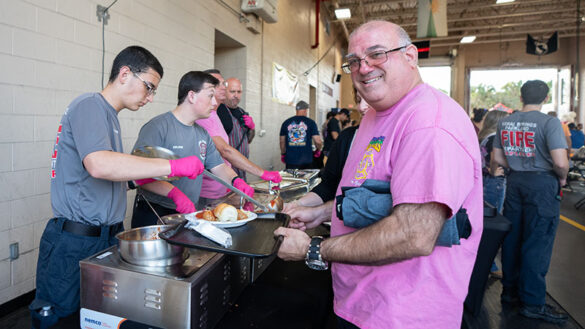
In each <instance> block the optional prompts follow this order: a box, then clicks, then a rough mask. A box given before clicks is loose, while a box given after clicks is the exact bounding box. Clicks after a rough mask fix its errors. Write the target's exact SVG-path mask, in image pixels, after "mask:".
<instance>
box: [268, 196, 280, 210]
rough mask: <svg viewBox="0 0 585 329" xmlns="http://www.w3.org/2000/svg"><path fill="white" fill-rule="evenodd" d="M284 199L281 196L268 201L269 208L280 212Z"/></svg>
mask: <svg viewBox="0 0 585 329" xmlns="http://www.w3.org/2000/svg"><path fill="white" fill-rule="evenodd" d="M282 207H283V201H282V198H281V197H276V198H274V199H272V200H270V202H269V203H268V209H270V212H279V211H282Z"/></svg>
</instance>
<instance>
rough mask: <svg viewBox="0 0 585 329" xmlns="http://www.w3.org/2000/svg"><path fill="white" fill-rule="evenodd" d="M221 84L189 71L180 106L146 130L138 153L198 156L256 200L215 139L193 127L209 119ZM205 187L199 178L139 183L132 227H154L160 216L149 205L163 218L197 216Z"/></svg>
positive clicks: (181, 85)
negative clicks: (157, 149) (153, 149)
mask: <svg viewBox="0 0 585 329" xmlns="http://www.w3.org/2000/svg"><path fill="white" fill-rule="evenodd" d="M218 84H219V80H217V79H216V78H215V77H213V76H212V75H210V74H208V73H204V72H199V71H191V72H188V73H186V74H185V75H183V77H182V78H181V81H180V82H179V94H178V99H179V102H178V105H177V107H176V108H175V109H174V110H172V111H170V112H166V113H163V114H161V115H158V116H156V117H154V118H152V119H151V120H150V121H148V122H147V123H146V124H145V125H144V126H142V128H141V129H140V134H139V135H138V140H137V141H136V144H135V145H134V149H140V148H141V147H144V146H148V145H151V146H152V145H156V146H162V147H164V148H167V149H169V150H172V151H173V152H174V153H175V154H177V155H178V156H180V157H185V156H196V157H198V158H199V159H200V160H201V163H203V166H204V167H205V168H206V169H208V170H210V171H211V172H212V173H214V174H216V175H217V176H219V177H221V178H223V180H224V181H227V182H232V181H233V184H234V186H235V187H237V188H238V189H240V190H242V191H244V192H246V193H247V194H248V195H250V196H253V195H254V189H253V188H251V187H250V186H248V185H247V184H246V183H245V182H244V181H243V180H241V179H235V178H236V177H237V174H236V173H235V172H234V171H233V170H232V168H230V167H229V166H227V165H226V164H225V163H224V162H223V159H222V158H221V155H220V154H219V152H218V151H217V149H216V148H215V145H214V143H213V140H212V139H211V136H209V134H208V133H207V131H205V129H203V128H202V127H201V126H199V125H198V124H196V123H195V121H196V120H199V119H205V118H208V117H209V115H210V114H211V111H212V110H213V108H215V106H216V105H217V103H216V100H215V97H214V93H215V88H216V87H217V85H218ZM234 179H235V180H234ZM201 182H202V179H201V177H198V178H197V179H196V180H189V179H186V178H181V179H179V180H176V181H172V182H171V183H169V182H163V181H154V180H149V181H142V182H139V184H141V186H140V189H139V193H137V194H136V198H135V200H134V213H133V214H132V227H140V226H148V225H155V224H156V222H157V216H156V214H154V213H153V211H152V209H150V206H149V205H148V204H147V203H146V202H147V201H148V202H150V203H151V205H152V206H153V207H154V208H155V210H156V212H157V214H158V215H159V216H163V215H170V214H174V213H176V212H177V210H178V211H179V212H181V213H190V212H194V211H195V210H196V209H195V206H194V204H196V203H197V202H198V200H199V193H200V192H201ZM171 184H172V185H171ZM169 191H170V192H169ZM153 192H154V193H153ZM160 192H162V193H160ZM164 195H167V196H166V197H165V196H164ZM175 205H176V207H175ZM175 209H176V210H175Z"/></svg>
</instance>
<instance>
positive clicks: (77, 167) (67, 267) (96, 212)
mask: <svg viewBox="0 0 585 329" xmlns="http://www.w3.org/2000/svg"><path fill="white" fill-rule="evenodd" d="M162 76H163V68H162V66H161V64H160V63H159V61H158V60H157V59H156V57H154V55H153V54H151V53H150V52H149V51H148V50H146V49H144V48H142V47H139V46H130V47H127V48H126V49H124V50H122V51H121V52H120V53H119V54H118V55H117V56H116V58H115V59H114V63H113V64H112V71H111V73H110V78H109V81H108V84H107V85H106V87H105V88H104V89H103V90H102V91H101V92H99V93H86V94H83V95H81V96H79V97H77V98H76V99H75V100H73V102H71V104H69V106H68V107H67V109H66V110H65V114H64V115H63V117H62V118H61V123H60V125H59V128H58V130H57V138H56V141H55V145H54V149H53V154H52V157H51V172H50V175H51V205H52V207H53V214H54V216H55V217H53V218H51V219H49V221H48V222H47V226H46V227H45V231H44V232H43V236H42V237H41V241H40V246H39V259H38V263H37V276H36V296H35V300H34V301H33V303H31V305H30V309H31V311H32V312H31V314H32V316H33V319H32V320H33V325H32V326H33V328H38V327H43V328H48V327H49V326H50V325H51V324H53V323H54V322H55V321H57V320H58V319H59V318H67V319H64V320H63V321H65V322H67V321H69V320H70V321H72V322H73V323H75V322H76V325H77V326H79V319H77V320H76V319H75V315H76V314H79V313H78V312H77V311H78V310H79V280H80V279H79V277H80V275H79V261H80V260H82V259H84V258H86V257H89V256H90V255H93V254H95V253H97V252H99V251H101V250H103V249H106V248H108V247H110V246H112V245H115V244H117V239H116V238H115V234H116V233H118V232H120V231H122V230H123V229H124V228H123V225H122V221H123V220H124V217H125V215H126V190H127V185H126V182H127V181H128V180H136V179H144V178H148V177H157V176H165V175H168V176H177V177H178V176H181V177H182V176H187V177H189V178H192V179H194V178H196V177H197V176H198V175H199V174H201V172H202V165H201V161H200V160H199V159H198V158H196V157H188V158H181V159H177V160H170V161H169V160H164V159H149V158H142V157H137V156H132V155H129V154H124V153H123V152H124V151H123V149H122V136H121V129H120V122H119V121H118V113H119V112H120V111H122V110H123V109H125V108H126V109H129V110H131V111H137V110H138V109H140V108H141V107H142V106H144V105H146V104H147V103H149V102H152V100H153V97H154V94H155V93H156V89H157V87H158V84H159V82H160V80H161V78H162ZM44 306H51V307H52V308H53V310H54V316H50V317H40V316H37V315H38V309H40V308H42V307H44ZM70 315H71V316H70ZM45 321H46V322H45ZM66 327H69V325H67V324H63V323H61V322H60V323H58V324H57V325H55V328H66Z"/></svg>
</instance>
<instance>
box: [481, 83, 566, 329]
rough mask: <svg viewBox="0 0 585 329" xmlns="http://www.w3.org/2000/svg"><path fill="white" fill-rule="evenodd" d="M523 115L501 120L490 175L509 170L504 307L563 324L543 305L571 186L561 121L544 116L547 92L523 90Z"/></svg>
mask: <svg viewBox="0 0 585 329" xmlns="http://www.w3.org/2000/svg"><path fill="white" fill-rule="evenodd" d="M521 95H522V103H523V107H522V110H521V111H519V112H517V113H514V114H512V115H511V116H509V117H507V118H504V119H502V121H500V123H499V124H498V129H497V133H496V137H495V140H494V149H493V152H494V153H493V154H494V155H493V157H492V160H491V164H490V165H491V167H492V171H494V170H495V169H496V167H497V166H498V165H501V166H504V167H509V168H510V169H511V172H510V175H509V176H508V179H507V183H506V200H505V202H504V216H505V217H506V218H508V219H509V220H510V221H511V222H512V229H511V231H510V232H509V233H508V235H507V236H506V239H505V240H504V244H503V245H502V271H503V278H502V286H503V292H502V297H501V300H502V304H503V306H505V305H507V304H510V303H516V302H520V303H522V308H521V309H520V314H521V315H523V316H525V317H528V318H534V319H541V320H544V321H548V322H552V323H562V322H564V321H565V320H566V319H567V315H566V314H565V313H562V312H559V311H557V310H555V309H554V308H553V307H552V306H550V305H547V304H546V303H545V296H546V280H545V276H546V272H547V271H548V267H549V264H550V258H551V254H552V247H553V243H554V238H555V233H556V228H557V225H558V223H559V211H560V190H561V186H563V185H564V184H565V183H566V181H567V172H568V169H569V164H568V161H567V151H566V148H567V143H566V141H565V136H564V133H563V129H562V127H561V123H560V121H559V120H558V119H557V118H554V117H551V116H548V115H546V114H544V113H541V112H540V110H541V109H542V104H543V103H544V102H545V101H546V100H547V99H548V86H547V85H546V83H544V82H542V81H540V80H532V81H527V82H526V83H525V84H524V85H523V86H522V88H521Z"/></svg>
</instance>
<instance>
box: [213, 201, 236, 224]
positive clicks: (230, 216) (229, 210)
mask: <svg viewBox="0 0 585 329" xmlns="http://www.w3.org/2000/svg"><path fill="white" fill-rule="evenodd" d="M213 214H214V215H215V217H216V218H217V220H218V221H220V222H235V221H237V220H238V210H237V209H236V207H234V206H232V205H229V204H227V203H220V204H218V205H217V207H215V209H213Z"/></svg>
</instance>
